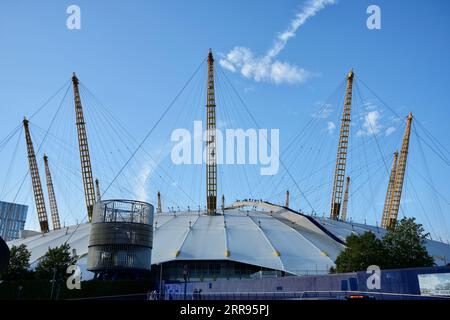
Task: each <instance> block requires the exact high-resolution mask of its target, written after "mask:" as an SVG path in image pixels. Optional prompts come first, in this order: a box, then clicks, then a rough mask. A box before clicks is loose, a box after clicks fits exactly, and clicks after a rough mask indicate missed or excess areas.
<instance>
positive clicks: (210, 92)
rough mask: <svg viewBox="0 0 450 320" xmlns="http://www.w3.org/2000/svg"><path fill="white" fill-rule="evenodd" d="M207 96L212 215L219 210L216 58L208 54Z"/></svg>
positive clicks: (208, 186)
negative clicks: (215, 91)
mask: <svg viewBox="0 0 450 320" xmlns="http://www.w3.org/2000/svg"><path fill="white" fill-rule="evenodd" d="M207 86H208V87H207V96H206V208H207V213H208V214H210V215H213V214H216V210H217V161H216V99H215V94H214V58H213V54H212V51H211V49H209V54H208V84H207Z"/></svg>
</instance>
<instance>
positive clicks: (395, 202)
mask: <svg viewBox="0 0 450 320" xmlns="http://www.w3.org/2000/svg"><path fill="white" fill-rule="evenodd" d="M412 120H413V115H412V113H409V115H408V118H407V120H406V128H405V134H404V136H403V142H402V149H401V150H400V157H399V159H398V165H397V171H396V173H395V181H394V191H393V194H392V199H391V203H390V205H389V221H388V223H387V226H386V227H387V228H392V227H394V226H395V224H396V223H397V216H398V210H399V208H400V200H401V197H402V190H403V181H404V180H405V171H406V160H407V158H408V149H409V139H410V136H411V123H412Z"/></svg>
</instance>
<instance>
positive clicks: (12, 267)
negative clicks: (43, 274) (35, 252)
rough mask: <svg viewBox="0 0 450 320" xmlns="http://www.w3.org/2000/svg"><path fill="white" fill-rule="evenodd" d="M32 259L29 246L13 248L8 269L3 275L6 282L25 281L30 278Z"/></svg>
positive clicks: (22, 245)
mask: <svg viewBox="0 0 450 320" xmlns="http://www.w3.org/2000/svg"><path fill="white" fill-rule="evenodd" d="M30 257H31V253H30V251H28V249H27V246H26V245H24V244H21V245H20V246H12V247H11V250H10V259H9V264H8V268H7V269H6V271H5V272H4V273H3V274H2V279H4V280H24V279H25V278H28V277H29V276H30V271H29V270H28V269H29V268H30Z"/></svg>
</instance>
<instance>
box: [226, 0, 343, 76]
mask: <svg viewBox="0 0 450 320" xmlns="http://www.w3.org/2000/svg"><path fill="white" fill-rule="evenodd" d="M334 3H336V0H310V1H308V2H307V3H306V4H305V5H304V6H303V7H302V9H301V10H300V11H299V12H298V13H297V14H296V15H295V18H294V19H293V20H292V21H291V23H290V24H289V27H288V28H287V29H286V30H284V31H283V32H282V33H280V34H278V36H277V37H276V39H275V41H274V43H273V45H272V47H270V48H269V50H267V52H266V54H265V55H263V56H257V55H255V54H254V53H253V52H252V50H251V49H249V48H247V47H240V46H237V47H234V49H233V50H231V51H230V52H229V53H228V54H226V55H225V56H224V57H223V58H222V59H221V60H220V65H221V66H222V67H223V68H225V69H227V70H230V71H231V72H236V71H239V72H240V73H241V74H242V75H243V76H244V77H246V78H252V79H253V80H255V81H257V82H261V81H264V82H271V83H276V84H281V83H288V84H295V83H303V82H305V81H306V80H307V79H309V78H310V77H311V76H312V73H311V72H309V71H307V70H305V69H303V68H300V67H298V66H296V65H293V64H290V63H288V62H284V61H280V60H277V59H276V57H277V56H278V54H279V53H280V52H281V51H282V50H283V49H284V47H285V46H286V44H287V43H288V41H289V39H291V38H293V37H294V36H295V35H296V32H297V30H298V29H299V28H300V27H301V26H302V25H303V24H304V23H305V22H306V21H307V20H308V19H309V18H311V17H313V16H315V15H316V14H317V12H319V11H320V10H322V9H323V8H325V7H326V6H327V5H330V4H334Z"/></svg>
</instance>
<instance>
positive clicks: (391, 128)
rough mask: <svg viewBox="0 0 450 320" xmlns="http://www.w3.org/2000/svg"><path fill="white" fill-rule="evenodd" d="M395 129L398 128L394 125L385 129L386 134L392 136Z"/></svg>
mask: <svg viewBox="0 0 450 320" xmlns="http://www.w3.org/2000/svg"><path fill="white" fill-rule="evenodd" d="M395 130H397V129H396V128H394V127H389V128H387V129H386V131H385V134H386V136H390V135H391V134H393V133H394V132H395Z"/></svg>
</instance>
